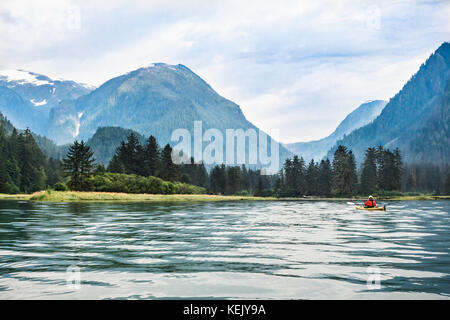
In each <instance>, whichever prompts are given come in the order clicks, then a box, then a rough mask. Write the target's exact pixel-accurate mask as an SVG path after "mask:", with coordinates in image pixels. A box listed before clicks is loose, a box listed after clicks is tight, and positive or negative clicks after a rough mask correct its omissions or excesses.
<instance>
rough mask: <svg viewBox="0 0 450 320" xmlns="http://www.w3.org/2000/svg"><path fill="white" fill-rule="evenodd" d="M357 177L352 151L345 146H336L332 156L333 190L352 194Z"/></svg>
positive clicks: (338, 192)
mask: <svg viewBox="0 0 450 320" xmlns="http://www.w3.org/2000/svg"><path fill="white" fill-rule="evenodd" d="M357 183H358V179H357V174H356V162H355V157H354V155H353V152H352V151H351V150H350V151H347V148H346V147H345V146H342V145H340V146H338V148H337V149H336V151H335V153H334V158H333V192H334V193H335V194H337V195H347V196H349V195H353V194H354V193H355V192H356V187H357Z"/></svg>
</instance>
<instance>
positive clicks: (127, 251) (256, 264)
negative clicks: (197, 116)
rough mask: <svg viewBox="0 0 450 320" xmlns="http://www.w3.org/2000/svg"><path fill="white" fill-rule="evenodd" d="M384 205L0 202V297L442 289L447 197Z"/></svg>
mask: <svg viewBox="0 0 450 320" xmlns="http://www.w3.org/2000/svg"><path fill="white" fill-rule="evenodd" d="M387 206H388V211H387V212H367V211H356V210H355V209H354V207H353V206H351V205H348V204H346V203H345V202H319V201H317V202H306V201H305V202H288V201H286V202H275V201H274V202H233V203H231V202H226V203H197V204H183V205H181V204H130V203H127V204H94V203H89V204H79V203H78V204H74V203H60V204H50V203H30V202H14V201H0V299H25V298H26V299H35V298H44V299H46V298H49V299H110V298H131V299H158V298H164V299H167V298H230V299H233V298H241V299H247V298H249V299H253V298H264V299H272V298H277V299H290V298H296V299H322V298H331V299H367V298H368V299H379V298H407V299H409V298H413V299H415V298H431V299H449V298H450V256H449V254H450V249H449V247H450V217H449V212H450V202H448V201H434V202H433V201H417V202H390V203H387ZM77 268H79V270H80V273H79V278H80V279H81V283H80V285H79V287H78V286H77V285H76V280H74V279H77V277H78V274H76V272H75V273H71V271H76V270H78V269H77ZM368 268H370V269H368ZM377 271H379V274H377ZM377 277H378V278H379V279H380V282H379V286H377V285H376V284H377V280H376V279H377ZM367 284H369V285H370V286H368V285H367Z"/></svg>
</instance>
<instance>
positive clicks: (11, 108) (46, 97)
mask: <svg viewBox="0 0 450 320" xmlns="http://www.w3.org/2000/svg"><path fill="white" fill-rule="evenodd" d="M0 88H2V89H3V90H2V92H0V99H2V96H3V95H5V94H7V95H8V96H9V97H10V98H11V97H12V96H13V95H12V94H11V93H10V92H9V93H5V92H6V91H5V89H9V90H11V91H13V92H15V93H16V95H17V96H20V97H21V99H22V100H21V101H20V102H17V101H16V104H15V105H14V104H13V105H12V104H11V103H9V104H7V105H5V104H4V103H5V101H4V98H3V103H2V102H0V111H2V112H3V113H4V114H5V115H7V117H8V118H10V119H11V121H12V123H13V124H14V125H15V126H17V127H19V128H21V129H25V127H26V126H29V127H30V128H32V129H33V130H34V131H36V132H38V133H40V134H43V133H46V132H45V131H46V130H45V128H46V125H47V119H48V114H49V112H50V110H51V109H52V108H53V107H55V106H56V105H58V104H59V102H61V101H63V100H71V99H76V98H78V97H80V96H82V95H85V94H87V93H89V92H90V91H91V90H92V89H93V88H92V87H89V86H87V85H84V84H79V83H76V82H74V81H68V80H62V79H51V78H49V77H47V76H44V75H41V74H37V73H34V72H29V71H24V70H3V71H0ZM15 99H16V100H18V99H17V98H15ZM30 113H31V114H30ZM23 116H25V119H22V117H23ZM30 120H31V121H30Z"/></svg>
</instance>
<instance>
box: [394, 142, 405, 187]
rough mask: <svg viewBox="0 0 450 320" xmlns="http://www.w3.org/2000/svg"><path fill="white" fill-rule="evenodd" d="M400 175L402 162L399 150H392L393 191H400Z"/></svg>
mask: <svg viewBox="0 0 450 320" xmlns="http://www.w3.org/2000/svg"><path fill="white" fill-rule="evenodd" d="M402 173H403V162H402V156H401V154H400V150H399V149H398V148H396V149H395V150H394V172H393V176H392V179H393V180H394V181H393V187H394V189H395V190H398V191H400V190H401V188H402Z"/></svg>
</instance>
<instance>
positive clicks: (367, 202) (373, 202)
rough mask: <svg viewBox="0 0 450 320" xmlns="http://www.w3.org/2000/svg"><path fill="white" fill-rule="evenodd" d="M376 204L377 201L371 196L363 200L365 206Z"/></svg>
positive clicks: (374, 205)
mask: <svg viewBox="0 0 450 320" xmlns="http://www.w3.org/2000/svg"><path fill="white" fill-rule="evenodd" d="M376 206H377V203H376V202H375V200H373V197H372V196H369V200H367V201H366V202H364V207H365V208H373V207H376Z"/></svg>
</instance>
